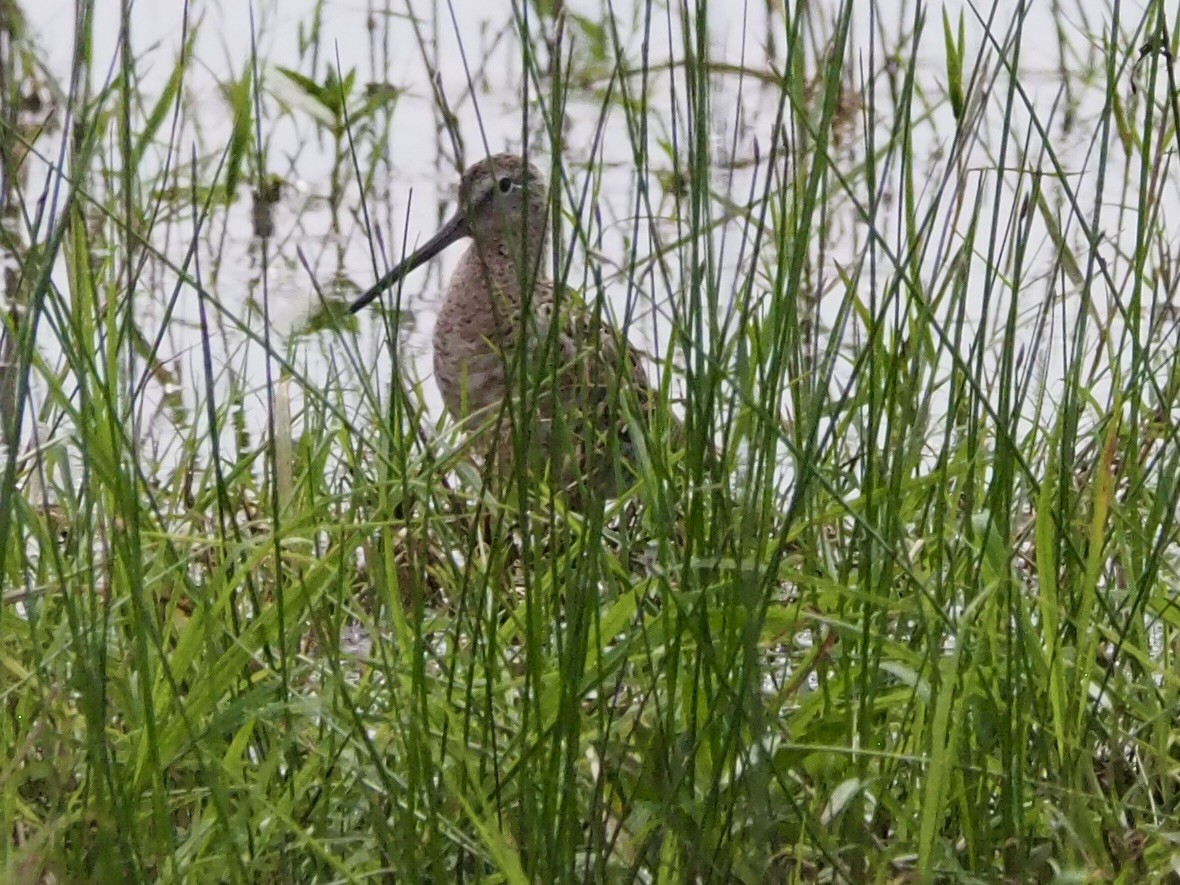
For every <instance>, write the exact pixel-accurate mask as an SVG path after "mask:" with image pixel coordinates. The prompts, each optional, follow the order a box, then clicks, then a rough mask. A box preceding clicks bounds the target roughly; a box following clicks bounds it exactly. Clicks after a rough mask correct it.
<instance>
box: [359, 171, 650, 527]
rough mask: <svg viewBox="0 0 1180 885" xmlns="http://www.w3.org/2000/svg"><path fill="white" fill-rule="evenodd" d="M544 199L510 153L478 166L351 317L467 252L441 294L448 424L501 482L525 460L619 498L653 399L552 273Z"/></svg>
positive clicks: (633, 358)
mask: <svg viewBox="0 0 1180 885" xmlns="http://www.w3.org/2000/svg"><path fill="white" fill-rule="evenodd" d="M548 207H549V201H548V190H547V185H546V182H545V178H544V177H543V176H542V175H541V173H540V172H539V171H538V169H537V168H536V167H535V166H534V165H532V164H531V163H528V162H527V161H526V160H524V159H522V158H521V157H519V156H517V155H515V154H496V155H494V156H491V157H488V158H487V159H485V160H482V161H480V162H478V163H476V164H475V165H474V166H472V167H471V168H469V169H468V170H467V171H466V172H464V173H463V176H462V178H461V180H460V182H459V206H458V210H457V211H456V212H455V214H454V215H453V216H451V218H450V219H449V220H448V221H447V222H446V223H444V224H443V226H442V227H441V228H440V229H439V230H438V232H437V233H436V234H435V235H434V236H433V237H431V238H430V239H429V240H427V241H426V243H424V244H423V245H422V246H421V247H420V248H418V249H417V250H416V251H414V252H413V253H412V254H411V255H410V256H408V257H407V258H406V259H405V260H404V261H402V262H401V263H400V264H398V265H397V266H396V267H394V268H393V269H392V270H390V271H389V272H388V273H387V274H385V276H383V277H382V278H381V279H380V280H378V281H377V283H376V284H375V285H374V286H372V288H370V289H369V290H368V291H367V292H365V293H364V294H363V295H361V296H360V298H358V299H357V300H356V301H355V302H353V304H352V305H351V307H350V308H349V310H350V311H351V312H352V313H356V312H357V311H359V310H360V309H361V308H363V307H364V306H365V305H367V304H368V303H369V302H371V301H373V300H374V299H376V298H377V297H378V296H380V295H381V293H382V292H384V291H386V290H387V289H390V288H391V287H393V286H395V285H397V284H398V283H399V282H400V281H401V280H402V279H403V278H404V277H405V276H406V275H407V274H409V273H411V272H412V271H414V270H415V269H417V268H419V267H421V266H422V265H423V264H425V263H426V262H428V261H430V260H431V259H432V258H434V257H435V256H436V255H438V254H439V253H440V252H442V251H443V250H444V249H446V248H447V247H448V246H450V245H452V244H454V243H456V242H458V241H460V240H464V239H470V240H471V243H470V245H469V246H468V248H467V251H466V252H465V253H464V254H463V256H462V257H461V258H460V259H459V264H458V266H457V267H456V268H455V271H454V273H453V274H452V276H451V279H450V281H449V282H448V283H447V286H446V289H445V291H444V293H443V299H442V305H441V307H440V309H439V312H438V320H437V323H436V325H435V327H434V338H433V349H434V375H435V380H436V381H437V383H438V386H439V389H440V391H441V392H442V398H443V402H444V404H445V405H446V408H447V411H448V412H449V413H450V414H451V415H452V416H453V417H454V418H455V419H456V420H457V421H459V422H460V423H461V425H462V426H463V427H464V428H465V429H467V430H468V431H470V432H472V433H476V434H480V435H481V436H482V443H483V445H482V446H481V448H483V449H484V452H485V454H487V455H490V456H491V457H492V458H493V459H494V460H495V462H496V463H497V464H498V465H499V469H500V472H501V475H503V474H504V473H505V472H506V471H507V470H508V469H509V468H510V466H511V464H512V463H513V459H514V458H515V457H516V453H518V452H524V453H525V455H526V456H527V461H528V462H529V466H528V469H529V470H530V471H532V470H538V469H539V470H541V471H543V473H544V474H545V477H546V479H547V480H548V481H549V482H550V483H551V484H553V485H556V486H557V487H559V488H562V489H564V490H565V492H566V493H567V494H568V495H569V496H570V501H571V503H573V504H574V506H583V505H584V502H585V501H586V495H587V494H589V495H593V496H598V497H601V498H612V497H617V496H618V494H620V493H621V492H622V491H624V490H625V489H626V487H627V486H628V485H629V484H630V481H631V480H632V479H633V478H634V475H635V456H636V450H635V447H634V445H633V443H632V440H633V433H634V431H635V430H636V429H637V425H636V424H635V423H634V420H633V419H634V418H635V417H636V416H641V415H642V414H644V413H646V412H647V411H648V406H649V404H650V402H651V401H652V396H651V394H652V389H651V387H650V386H649V384H648V381H647V376H646V374H645V372H644V370H643V367H642V363H641V360H640V358H639V355H638V353H637V352H636V351H635V349H634V348H633V347H632V346H631V345H630V344H629V343H628V342H627V340H626V338H625V336H624V335H623V333H622V332H621V331H619V330H618V329H616V328H615V327H613V326H612V325H611V324H610V323H609V322H608V321H607V320H606V319H605V318H604V317H603V316H602V314H601V311H595V310H591V309H590V308H588V307H587V306H586V305H585V304H584V303H582V302H581V301H580V299H579V298H578V296H577V295H576V294H575V293H572V292H568V291H561V292H559V291H558V290H557V289H556V288H555V287H554V284H553V281H552V280H550V279H549V278H548V277H547V276H546V275H545V273H544V267H545V262H546V248H547V239H548V238H547V229H548Z"/></svg>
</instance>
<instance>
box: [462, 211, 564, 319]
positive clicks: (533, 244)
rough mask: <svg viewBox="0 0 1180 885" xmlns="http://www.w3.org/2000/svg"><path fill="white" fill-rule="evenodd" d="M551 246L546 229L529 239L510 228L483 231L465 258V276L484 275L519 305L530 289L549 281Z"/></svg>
mask: <svg viewBox="0 0 1180 885" xmlns="http://www.w3.org/2000/svg"><path fill="white" fill-rule="evenodd" d="M547 246H548V243H547V242H546V237H545V232H544V230H543V229H539V228H532V229H530V230H529V231H527V235H526V236H520V235H519V231H518V230H515V231H514V230H512V229H510V228H505V229H500V230H495V231H481V235H480V236H478V237H476V238H475V240H474V241H473V242H472V244H471V247H470V248H469V249H468V250H467V253H466V254H465V255H464V256H463V259H462V264H463V266H464V270H465V271H466V273H465V275H466V276H469V278H470V276H471V275H474V274H477V273H478V274H479V275H481V276H482V277H483V278H484V279H485V280H486V282H487V285H488V286H489V287H491V288H494V289H496V290H498V292H499V293H500V294H501V296H502V297H507V298H509V299H511V300H513V301H515V302H517V303H519V302H520V301H521V300H522V297H521V296H522V294H523V292H524V291H525V289H526V288H529V287H532V286H534V285H536V283H537V281H538V280H542V279H545V278H546V273H545V262H546V260H547Z"/></svg>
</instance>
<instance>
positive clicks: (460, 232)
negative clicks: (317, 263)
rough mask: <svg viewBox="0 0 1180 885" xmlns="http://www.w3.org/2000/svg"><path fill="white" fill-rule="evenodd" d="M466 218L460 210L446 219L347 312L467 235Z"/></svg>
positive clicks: (350, 311) (356, 309)
mask: <svg viewBox="0 0 1180 885" xmlns="http://www.w3.org/2000/svg"><path fill="white" fill-rule="evenodd" d="M467 234H468V230H467V219H466V218H464V217H463V214H462V213H461V212H457V213H455V215H454V217H452V218H451V219H450V220H448V221H447V223H446V224H444V225H443V226H442V227H441V228H439V231H438V233H436V234H435V235H434V236H433V237H431V238H430V239H429V240H427V241H426V242H425V243H424V244H423V245H422V246H421V247H420V248H419V249H418V250H417V251H416V252H415V253H414V254H413V255H411V256H410V257H409V258H407V259H406V260H405V261H403V262H402V263H401V264H399V265H398V266H397V267H395V268H394V269H393V270H391V271H390V272H389V273H387V274H386V275H385V276H383V277H382V278H381V279H379V280H378V281H377V282H376V283H374V284H373V285H372V286H371V287H370V288H369V290H368V291H367V292H365V294H364V295H362V296H361V297H360V298H358V299H357V300H356V301H354V302H352V304H351V305H350V306H349V308H348V312H349V313H356V312H357V311H358V310H360V309H361V308H362V307H364V306H365V305H367V304H368V303H369V302H370V301H374V300H375V299H376V298H377V297H378V296H379V295H380V294H381V293H382V292H384V291H385V290H386V289H389V288H391V287H393V286H394V285H396V284H397V283H398V282H399V281H400V280H401V279H402V277H404V276H407V275H408V274H411V273H413V272H414V271H415V270H417V269H418V268H419V267H421V266H422V265H424V264H425V263H426V262H427V261H429V260H430V259H431V258H433V257H434V256H435V255H437V254H438V253H439V252H441V251H442V250H443V249H445V248H447V246H449V245H451V243H454V242H456V241H458V240H461V239H463V238H464V237H465V236H467Z"/></svg>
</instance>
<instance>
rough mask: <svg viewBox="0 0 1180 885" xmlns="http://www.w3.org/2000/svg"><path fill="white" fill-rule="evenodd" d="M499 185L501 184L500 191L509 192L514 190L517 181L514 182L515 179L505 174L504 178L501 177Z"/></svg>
mask: <svg viewBox="0 0 1180 885" xmlns="http://www.w3.org/2000/svg"><path fill="white" fill-rule="evenodd" d="M499 185H500V193H502V194H507V193H510V192H511V191H512V188H513V187H514V186H515V182H513V180H512V179H511V178H509V177H508V176H507V175H505V176H504V177H503V178H501V179H500V181H499Z"/></svg>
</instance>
